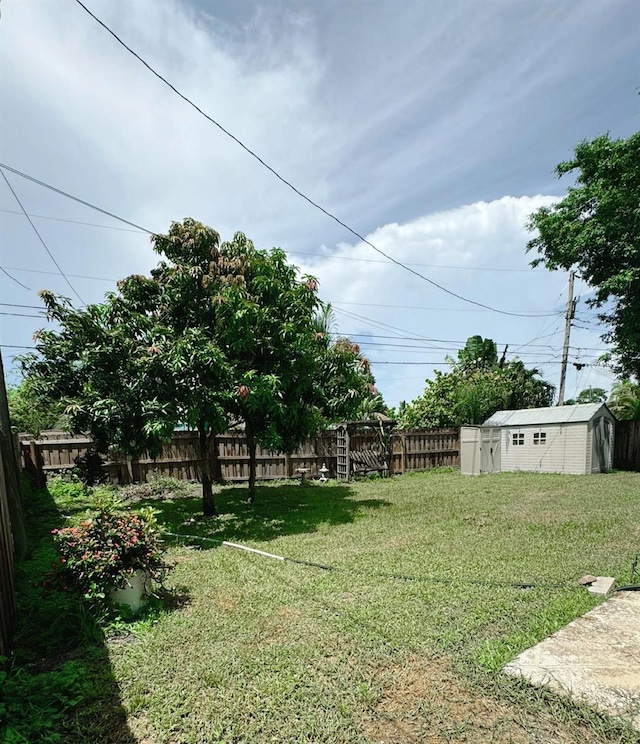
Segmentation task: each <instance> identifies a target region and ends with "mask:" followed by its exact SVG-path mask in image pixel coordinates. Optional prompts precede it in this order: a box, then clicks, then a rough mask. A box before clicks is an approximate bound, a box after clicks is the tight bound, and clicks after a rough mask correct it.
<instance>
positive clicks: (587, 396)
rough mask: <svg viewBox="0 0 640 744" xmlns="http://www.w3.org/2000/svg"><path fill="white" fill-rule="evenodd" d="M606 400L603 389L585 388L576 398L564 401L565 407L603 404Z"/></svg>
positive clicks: (605, 393) (605, 392)
mask: <svg viewBox="0 0 640 744" xmlns="http://www.w3.org/2000/svg"><path fill="white" fill-rule="evenodd" d="M606 400H607V391H606V390H605V389H604V388H585V389H584V390H581V391H580V393H579V394H578V397H577V398H569V400H565V402H564V405H565V406H573V405H575V404H577V403H580V404H582V403H604V402H605V401H606Z"/></svg>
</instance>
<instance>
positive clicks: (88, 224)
mask: <svg viewBox="0 0 640 744" xmlns="http://www.w3.org/2000/svg"><path fill="white" fill-rule="evenodd" d="M0 212H5V213H6V214H19V215H21V216H22V215H24V212H18V211H17V210H15V209H0ZM28 216H29V217H34V218H35V219H38V220H54V221H55V222H70V223H71V224H72V225H84V226H85V227H101V228H103V229H104V230H120V231H121V232H132V233H137V232H140V230H139V229H135V230H133V229H132V228H129V227H116V226H115V225H97V224H96V223H95V222H80V221H79V220H68V219H65V218H64V217H49V216H47V215H44V214H33V213H32V212H29V214H28ZM502 271H509V269H502ZM512 271H526V269H512ZM535 273H536V274H543V273H544V272H542V271H537V272H535Z"/></svg>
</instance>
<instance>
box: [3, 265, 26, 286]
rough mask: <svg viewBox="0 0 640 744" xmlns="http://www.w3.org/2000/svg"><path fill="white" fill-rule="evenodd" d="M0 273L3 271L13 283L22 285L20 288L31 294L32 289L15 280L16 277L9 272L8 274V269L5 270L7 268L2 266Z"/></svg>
mask: <svg viewBox="0 0 640 744" xmlns="http://www.w3.org/2000/svg"><path fill="white" fill-rule="evenodd" d="M0 271H2V273H3V274H6V275H7V276H8V277H9V279H13V281H14V282H15V283H16V284H19V285H20V286H21V287H22V288H23V289H27V290H29V292H31V287H27V285H26V284H23V283H22V282H21V281H20V280H19V279H16V278H15V276H12V275H11V274H10V273H9V272H8V271H7V270H6V269H5V268H3V267H2V266H0Z"/></svg>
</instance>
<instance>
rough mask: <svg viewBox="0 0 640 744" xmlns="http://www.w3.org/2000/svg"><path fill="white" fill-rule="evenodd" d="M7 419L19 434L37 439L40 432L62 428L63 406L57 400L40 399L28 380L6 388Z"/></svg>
mask: <svg viewBox="0 0 640 744" xmlns="http://www.w3.org/2000/svg"><path fill="white" fill-rule="evenodd" d="M7 399H8V402H9V419H10V421H11V426H12V428H14V429H16V430H17V431H18V432H19V433H26V434H31V436H33V437H38V436H39V435H40V432H41V431H44V430H45V429H53V428H55V427H56V426H61V425H62V426H64V423H65V422H64V417H63V412H64V406H63V404H62V403H61V402H60V401H59V400H52V399H46V398H44V399H43V398H40V397H39V396H38V395H37V393H36V390H35V389H34V386H33V385H32V384H30V382H29V380H23V381H22V382H21V383H20V384H19V385H15V386H9V387H8V388H7Z"/></svg>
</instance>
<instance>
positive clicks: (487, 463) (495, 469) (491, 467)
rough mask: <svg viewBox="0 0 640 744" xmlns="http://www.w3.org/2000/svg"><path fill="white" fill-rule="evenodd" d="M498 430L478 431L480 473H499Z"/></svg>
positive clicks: (499, 431)
mask: <svg viewBox="0 0 640 744" xmlns="http://www.w3.org/2000/svg"><path fill="white" fill-rule="evenodd" d="M500 433H501V430H500V429H480V472H481V473H499V472H500Z"/></svg>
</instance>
